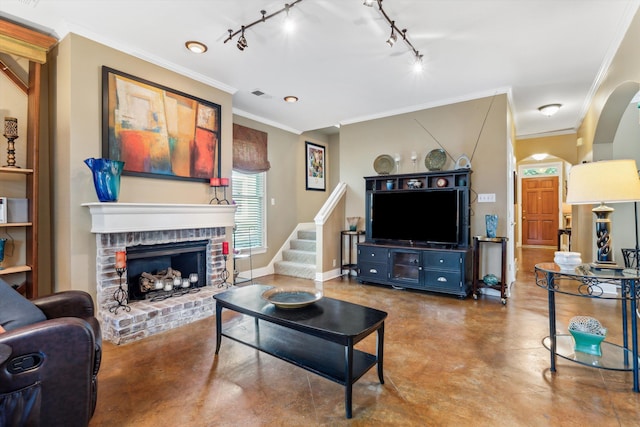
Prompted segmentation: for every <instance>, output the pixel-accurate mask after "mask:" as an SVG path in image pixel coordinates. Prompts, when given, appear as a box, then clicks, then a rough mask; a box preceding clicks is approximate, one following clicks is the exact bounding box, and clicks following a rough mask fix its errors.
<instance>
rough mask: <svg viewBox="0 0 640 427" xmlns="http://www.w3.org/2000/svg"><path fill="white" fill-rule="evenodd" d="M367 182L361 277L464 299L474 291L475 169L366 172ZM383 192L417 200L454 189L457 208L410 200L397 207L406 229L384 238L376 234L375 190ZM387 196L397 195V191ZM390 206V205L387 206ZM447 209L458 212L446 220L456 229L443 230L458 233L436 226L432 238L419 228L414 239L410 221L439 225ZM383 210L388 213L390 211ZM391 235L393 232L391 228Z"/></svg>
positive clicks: (447, 211)
mask: <svg viewBox="0 0 640 427" xmlns="http://www.w3.org/2000/svg"><path fill="white" fill-rule="evenodd" d="M365 182H366V202H365V205H366V211H365V212H366V214H365V224H366V232H365V241H364V242H362V243H359V244H358V261H357V262H358V281H360V282H361V283H365V282H369V283H377V284H383V285H390V286H393V287H397V288H411V289H418V290H424V291H431V292H439V293H446V294H452V295H456V296H458V297H460V298H466V297H467V296H468V295H469V293H470V291H471V283H472V280H471V273H472V263H473V257H472V248H471V237H470V236H471V225H470V216H471V208H470V189H471V170H470V169H457V170H450V171H437V172H422V173H411V174H399V175H377V176H371V177H365ZM438 192H439V194H438ZM382 193H389V194H404V193H412V194H414V196H417V197H415V199H416V200H419V199H423V201H424V200H429V198H433V199H434V200H439V199H441V198H442V197H440V196H443V195H444V193H449V194H455V200H456V206H455V213H453V214H452V213H451V210H452V208H451V207H448V208H446V209H445V208H443V207H438V206H413V205H412V206H411V209H406V208H407V207H406V206H405V207H398V211H397V217H396V219H395V220H396V221H399V222H402V221H404V222H405V223H406V224H409V225H408V226H407V227H405V230H402V229H400V230H398V234H399V235H400V236H401V238H400V239H397V240H396V239H393V238H380V236H377V235H376V231H375V230H374V228H375V227H374V226H373V224H374V221H375V218H374V217H375V213H374V202H375V198H376V197H377V196H376V195H377V194H382ZM415 193H423V194H421V195H417V194H415ZM414 196H410V195H407V196H406V197H405V196H400V197H405V198H406V199H407V200H411V199H410V198H414ZM387 199H388V200H394V196H391V197H388V198H387ZM378 200H380V198H378ZM378 203H381V202H380V201H379V202H378ZM391 208H393V207H391ZM386 209H388V208H387V207H385V210H386ZM427 211H428V212H429V213H428V214H427V213H426V212H427ZM443 212H444V213H445V214H449V216H451V215H453V216H454V217H455V218H451V219H449V221H448V223H450V224H451V223H453V224H455V225H456V229H455V230H451V231H450V232H448V231H446V230H445V232H446V233H448V234H454V235H453V236H449V235H448V234H445V237H442V232H437V231H435V232H434V238H433V239H431V237H430V236H428V235H426V234H425V232H424V231H422V232H420V231H416V233H420V234H421V235H420V236H418V239H417V240H413V237H411V231H410V227H411V224H412V223H413V224H416V223H415V221H423V223H422V224H425V223H424V221H429V222H430V223H431V224H429V225H430V226H432V227H436V228H437V227H441V224H439V222H438V221H437V218H438V215H439V214H440V215H442V214H443ZM385 214H386V215H388V212H385ZM394 216H395V214H394ZM420 229H422V230H424V227H417V226H416V230H420ZM407 230H408V231H407ZM385 232H387V230H385ZM381 234H384V233H381ZM387 234H390V235H391V234H393V231H392V232H387ZM383 237H385V236H383ZM386 237H388V236H386Z"/></svg>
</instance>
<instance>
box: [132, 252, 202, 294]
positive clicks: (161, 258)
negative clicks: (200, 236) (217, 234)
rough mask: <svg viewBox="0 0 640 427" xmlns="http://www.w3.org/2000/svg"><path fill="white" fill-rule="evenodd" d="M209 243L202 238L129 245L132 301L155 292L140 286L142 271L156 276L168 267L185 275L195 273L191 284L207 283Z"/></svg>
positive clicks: (186, 276) (197, 285)
mask: <svg viewBox="0 0 640 427" xmlns="http://www.w3.org/2000/svg"><path fill="white" fill-rule="evenodd" d="M208 243H209V241H208V240H199V241H191V242H179V243H163V244H157V245H139V246H131V247H127V283H128V284H129V300H144V299H148V298H153V297H154V295H155V294H156V293H157V292H156V291H143V289H142V288H141V286H140V279H141V276H142V273H149V274H153V275H155V274H158V272H161V271H163V270H168V269H169V268H171V269H173V270H178V271H180V273H181V275H182V277H183V278H189V275H190V274H192V273H196V274H197V275H198V276H197V277H198V280H197V282H195V284H191V286H192V287H194V286H195V287H202V286H205V285H206V279H207V265H206V261H207V244H208ZM160 292H162V291H160Z"/></svg>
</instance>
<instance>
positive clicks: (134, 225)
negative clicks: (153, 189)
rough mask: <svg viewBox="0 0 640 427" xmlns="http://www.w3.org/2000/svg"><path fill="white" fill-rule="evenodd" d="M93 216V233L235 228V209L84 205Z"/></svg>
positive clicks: (177, 205) (182, 206) (199, 206)
mask: <svg viewBox="0 0 640 427" xmlns="http://www.w3.org/2000/svg"><path fill="white" fill-rule="evenodd" d="M82 206H86V207H88V208H89V212H90V213H91V232H92V233H126V232H136V231H156V230H183V229H189V228H214V227H233V226H234V225H235V213H236V206H235V205H201V204H162V203H100V202H94V203H83V204H82Z"/></svg>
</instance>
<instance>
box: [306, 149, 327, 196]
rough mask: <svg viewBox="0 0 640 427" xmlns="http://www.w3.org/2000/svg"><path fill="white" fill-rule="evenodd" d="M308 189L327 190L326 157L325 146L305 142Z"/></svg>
mask: <svg viewBox="0 0 640 427" xmlns="http://www.w3.org/2000/svg"><path fill="white" fill-rule="evenodd" d="M305 154H306V156H305V159H306V168H305V171H306V178H307V190H316V191H325V190H326V188H327V185H326V177H327V174H326V172H325V171H326V169H325V166H326V157H325V147H323V146H322V145H318V144H314V143H312V142H308V141H306V142H305Z"/></svg>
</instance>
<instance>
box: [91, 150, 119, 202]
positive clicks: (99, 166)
mask: <svg viewBox="0 0 640 427" xmlns="http://www.w3.org/2000/svg"><path fill="white" fill-rule="evenodd" d="M84 162H85V164H86V165H87V166H89V168H90V169H91V172H93V186H94V187H95V188H96V194H97V195H98V200H100V201H101V202H117V201H118V194H119V193H120V175H121V174H122V170H123V169H124V162H121V161H119V160H110V159H94V158H89V159H85V161H84Z"/></svg>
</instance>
